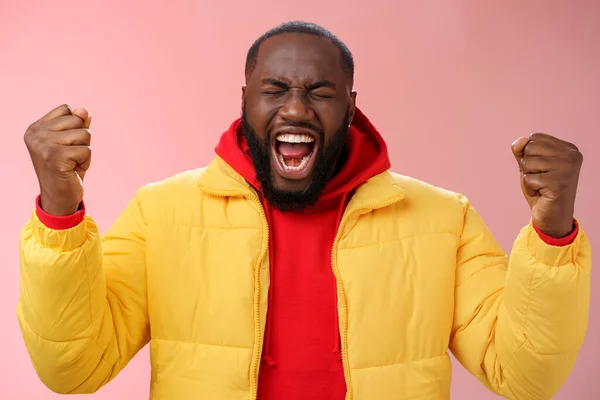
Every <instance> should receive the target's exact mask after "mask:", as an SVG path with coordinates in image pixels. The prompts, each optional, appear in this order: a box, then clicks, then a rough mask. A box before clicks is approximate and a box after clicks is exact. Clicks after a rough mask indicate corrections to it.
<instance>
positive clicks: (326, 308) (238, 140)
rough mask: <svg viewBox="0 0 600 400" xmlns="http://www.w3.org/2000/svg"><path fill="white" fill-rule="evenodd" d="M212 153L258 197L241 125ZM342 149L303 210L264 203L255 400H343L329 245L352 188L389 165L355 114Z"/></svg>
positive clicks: (376, 138) (379, 141) (374, 135)
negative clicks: (266, 258) (264, 309)
mask: <svg viewBox="0 0 600 400" xmlns="http://www.w3.org/2000/svg"><path fill="white" fill-rule="evenodd" d="M216 151H217V154H218V155H219V156H220V157H221V158H223V159H224V160H225V161H226V162H227V163H228V164H230V165H231V166H232V167H233V168H234V169H235V170H236V171H237V172H238V173H239V174H241V175H242V176H243V177H244V178H245V179H246V180H247V181H248V182H249V183H251V184H252V185H253V186H254V187H255V188H257V189H258V191H259V192H260V185H259V183H258V182H257V181H256V174H255V171H254V166H253V164H252V160H251V158H250V156H249V152H248V147H247V144H246V142H245V139H244V137H243V135H242V132H241V123H240V121H239V120H238V121H235V122H234V123H233V124H232V125H231V127H230V129H229V130H228V131H227V132H225V133H224V134H223V136H222V138H221V141H220V143H219V145H218V146H217V148H216ZM347 152H348V159H347V161H346V163H345V164H344V166H343V167H342V169H341V170H340V172H339V173H338V174H337V175H336V176H335V177H333V179H332V180H331V181H330V182H329V184H328V185H327V186H326V187H325V189H324V191H323V194H322V195H321V198H320V199H319V200H318V201H317V203H316V204H315V205H314V206H312V207H310V208H308V209H306V210H305V211H304V212H302V213H295V212H287V213H286V212H281V211H279V210H277V209H275V208H273V207H270V206H269V204H267V203H266V201H264V200H263V205H264V207H265V211H266V213H267V218H268V220H269V226H270V230H271V232H270V235H271V236H270V237H271V238H272V239H271V243H270V260H271V286H270V288H269V308H268V313H267V326H266V328H265V340H264V347H263V363H262V364H261V369H260V373H259V385H258V398H259V399H260V400H272V399H277V400H281V399H285V400H296V399H298V400H300V399H302V400H306V399H317V398H319V399H331V400H338V399H339V400H342V399H344V398H345V395H346V383H345V380H344V370H343V367H342V363H341V357H340V355H341V351H340V336H339V329H338V314H337V295H336V282H335V278H334V275H333V270H332V265H331V251H332V245H333V240H334V238H335V235H336V232H337V228H338V224H339V222H340V218H341V216H342V213H343V211H344V208H345V206H346V204H347V201H348V199H349V197H350V195H351V193H352V191H353V190H354V189H355V188H356V187H357V186H358V185H360V184H361V183H363V182H365V181H366V180H367V179H369V178H371V177H373V176H374V175H377V174H379V173H381V172H383V171H385V170H387V169H389V167H390V161H389V158H388V154H387V147H386V144H385V142H384V141H383V138H382V137H381V135H380V134H379V133H378V132H377V130H376V129H375V127H374V126H373V125H372V124H371V123H370V122H369V120H368V119H367V118H366V117H365V116H364V115H363V114H362V113H361V112H360V110H358V109H357V110H356V115H355V117H354V121H353V123H352V126H351V127H350V131H349V136H348V142H347Z"/></svg>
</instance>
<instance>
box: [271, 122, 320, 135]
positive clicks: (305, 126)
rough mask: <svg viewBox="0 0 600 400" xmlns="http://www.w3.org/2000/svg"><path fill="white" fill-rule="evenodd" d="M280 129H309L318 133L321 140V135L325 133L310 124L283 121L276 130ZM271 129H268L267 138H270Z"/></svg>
mask: <svg viewBox="0 0 600 400" xmlns="http://www.w3.org/2000/svg"><path fill="white" fill-rule="evenodd" d="M281 127H285V128H302V129H310V130H312V131H314V132H316V133H318V134H319V136H320V137H321V138H322V137H323V134H324V133H325V132H323V129H320V128H318V127H316V126H314V125H313V124H311V123H310V122H293V121H283V123H282V124H281V125H279V126H278V128H281ZM273 129H274V128H271V129H269V132H268V134H269V136H271V134H272V132H273Z"/></svg>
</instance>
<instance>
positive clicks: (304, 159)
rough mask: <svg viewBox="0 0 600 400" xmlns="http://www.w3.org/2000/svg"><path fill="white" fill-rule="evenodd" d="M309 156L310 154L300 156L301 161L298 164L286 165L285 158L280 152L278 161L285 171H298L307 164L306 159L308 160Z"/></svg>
mask: <svg viewBox="0 0 600 400" xmlns="http://www.w3.org/2000/svg"><path fill="white" fill-rule="evenodd" d="M310 156H311V154H308V155H306V156H304V157H302V161H300V164H298V165H296V166H292V165H287V164H286V163H285V158H284V157H283V156H282V155H281V154H279V161H280V162H281V165H282V166H283V168H284V169H285V170H286V171H300V170H301V169H303V168H304V167H306V164H308V161H309V160H310Z"/></svg>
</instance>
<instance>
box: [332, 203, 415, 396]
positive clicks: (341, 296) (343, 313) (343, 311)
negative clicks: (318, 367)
mask: <svg viewBox="0 0 600 400" xmlns="http://www.w3.org/2000/svg"><path fill="white" fill-rule="evenodd" d="M402 197H403V196H397V197H394V198H392V199H389V200H387V201H385V202H382V203H378V204H376V205H368V204H363V205H361V206H359V207H357V208H355V209H354V210H352V212H351V213H349V214H345V215H343V216H342V219H341V221H340V226H339V229H338V231H337V234H336V235H335V239H334V241H333V246H332V250H331V268H332V270H333V275H334V277H335V282H336V286H337V297H338V304H339V308H340V311H339V312H338V315H339V316H340V321H341V323H342V327H341V329H340V344H341V347H342V348H341V352H342V354H341V356H342V366H343V368H344V379H345V381H346V400H352V398H353V396H354V393H353V391H352V379H351V376H350V365H349V364H348V346H347V334H346V332H347V330H348V315H347V305H346V295H345V293H344V286H343V284H342V280H341V277H340V273H339V269H338V265H337V251H338V247H339V244H340V239H341V235H342V232H344V228H345V227H346V222H347V221H348V219H350V217H351V216H353V215H355V214H356V213H358V212H360V211H362V210H377V209H381V208H385V207H389V206H391V205H393V204H395V203H397V202H399V201H400V200H401V199H402Z"/></svg>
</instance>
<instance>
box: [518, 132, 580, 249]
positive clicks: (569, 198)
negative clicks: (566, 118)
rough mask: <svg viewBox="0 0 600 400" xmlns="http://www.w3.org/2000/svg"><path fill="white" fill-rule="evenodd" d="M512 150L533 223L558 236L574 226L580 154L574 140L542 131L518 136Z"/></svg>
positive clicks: (563, 234)
mask: <svg viewBox="0 0 600 400" xmlns="http://www.w3.org/2000/svg"><path fill="white" fill-rule="evenodd" d="M512 150H513V153H514V155H515V158H516V159H517V162H518V163H519V169H520V171H521V188H522V189H523V194H524V195H525V198H526V199H527V202H528V203H529V206H530V207H531V216H532V220H533V223H534V224H535V225H536V226H537V227H538V228H539V229H540V230H541V231H542V232H544V233H545V234H546V235H548V236H551V237H555V238H561V237H564V236H567V235H568V234H569V233H571V232H572V229H573V214H574V210H575V196H576V193H577V183H578V181H579V171H580V170H581V164H582V162H583V156H582V155H581V153H580V152H579V149H577V146H575V145H574V144H571V143H568V142H565V141H562V140H560V139H558V138H555V137H553V136H550V135H547V134H544V133H534V134H532V135H530V136H529V137H522V138H519V139H517V140H516V141H515V142H514V143H513V145H512Z"/></svg>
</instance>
